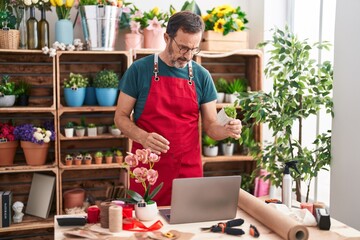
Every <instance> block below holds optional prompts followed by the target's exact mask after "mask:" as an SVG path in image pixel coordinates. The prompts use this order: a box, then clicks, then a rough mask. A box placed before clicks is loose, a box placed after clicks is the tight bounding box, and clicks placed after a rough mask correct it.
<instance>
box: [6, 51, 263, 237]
mask: <svg viewBox="0 0 360 240" xmlns="http://www.w3.org/2000/svg"><path fill="white" fill-rule="evenodd" d="M153 53H154V51H152V50H146V49H142V50H136V51H133V52H127V51H111V52H103V51H79V52H77V51H74V52H68V51H58V53H57V56H56V57H55V58H50V57H49V56H48V55H44V54H42V52H41V51H38V50H34V51H32V50H13V51H9V50H0V73H1V75H2V74H9V75H10V77H11V80H14V81H19V80H21V79H23V80H26V81H28V82H30V83H31V85H32V89H31V96H30V104H29V106H27V107H18V106H14V107H9V108H0V121H2V122H4V121H8V120H10V119H12V120H14V121H15V122H16V123H17V124H21V123H25V122H31V123H38V122H40V121H43V120H50V121H53V122H54V125H55V130H56V141H55V142H52V143H51V147H50V150H49V154H48V158H47V161H46V164H45V165H43V166H29V165H27V164H26V162H25V158H24V154H23V152H22V150H21V148H20V147H18V149H17V153H16V156H15V162H14V165H12V166H5V167H0V191H1V190H11V191H13V194H14V195H13V202H14V201H22V202H24V203H26V202H27V198H28V194H29V189H30V185H31V180H32V176H33V173H44V174H48V175H52V176H55V177H56V183H57V184H56V191H55V196H54V200H53V204H52V207H51V211H50V216H49V218H48V219H41V218H38V217H32V216H29V215H25V218H24V221H23V222H22V223H21V224H12V225H11V226H10V227H9V228H0V238H1V237H3V236H7V237H8V238H11V236H18V235H21V234H24V235H27V236H30V237H31V236H37V235H39V234H45V235H48V236H51V235H52V234H53V233H52V228H53V216H54V215H55V214H62V213H64V209H63V193H64V191H66V190H68V189H73V188H78V187H79V188H84V189H85V190H86V192H87V194H88V197H91V198H93V199H96V200H104V199H106V198H107V197H109V196H114V195H117V194H123V192H124V190H125V189H126V188H127V187H128V180H129V179H128V175H127V171H126V169H124V168H122V167H121V166H120V165H119V164H117V163H115V162H113V163H111V164H105V162H103V164H101V165H100V164H94V162H93V164H92V165H84V164H82V165H80V166H74V165H72V166H66V165H65V163H64V158H65V155H66V154H68V153H69V154H76V153H84V152H89V153H91V154H94V152H95V151H98V150H101V151H106V150H108V149H112V148H117V149H121V151H122V152H123V154H125V153H126V152H127V151H129V150H130V148H131V141H130V140H129V139H128V138H127V137H125V136H124V135H120V136H113V135H111V134H110V133H105V134H101V135H98V136H95V137H88V136H84V137H76V136H74V137H72V138H67V137H65V134H64V126H65V124H66V123H67V122H68V121H73V122H77V123H80V122H81V119H84V121H85V123H87V124H88V123H95V124H98V123H102V124H106V125H112V124H113V118H114V112H115V106H112V107H100V106H82V107H68V106H66V103H65V101H64V91H63V83H64V79H65V78H68V77H69V74H70V73H71V72H72V73H81V74H84V75H86V76H88V77H94V76H95V74H96V73H97V72H98V71H100V70H103V69H111V70H114V71H115V72H116V73H117V74H118V75H119V77H121V76H122V75H123V73H124V72H125V71H126V69H127V68H128V67H129V66H130V64H131V63H132V62H133V61H136V60H137V59H139V58H141V57H144V56H147V55H150V54H153ZM194 60H195V61H197V62H199V63H201V64H202V65H203V66H204V67H205V68H207V69H208V70H209V71H210V73H211V75H212V77H213V79H214V80H216V79H217V78H219V77H224V78H225V79H227V80H228V81H231V80H232V79H234V78H237V77H244V78H246V79H248V81H249V84H250V87H251V90H253V91H256V90H260V89H261V88H262V85H261V84H262V54H261V52H260V51H258V50H241V51H236V52H232V53H226V54H221V53H216V52H201V53H200V54H198V55H197V56H196V57H194ZM226 105H228V104H226V103H225V104H218V105H217V108H218V109H219V110H220V109H221V108H222V107H224V106H226ZM238 110H239V116H240V118H241V109H238ZM200 124H201V123H200ZM200 131H201V128H200ZM255 138H256V140H257V141H261V139H262V136H261V129H260V127H259V128H257V129H255ZM0 159H1V156H0ZM202 160H203V163H204V173H205V176H211V175H229V174H237V173H243V172H251V171H252V170H253V169H254V166H255V163H254V161H253V159H252V158H251V157H250V156H248V155H246V154H243V153H242V152H241V150H239V149H238V150H237V151H236V153H235V155H234V156H230V157H229V156H222V155H219V156H217V157H205V156H203V157H202ZM39 231H40V233H39ZM50 238H51V237H50Z"/></svg>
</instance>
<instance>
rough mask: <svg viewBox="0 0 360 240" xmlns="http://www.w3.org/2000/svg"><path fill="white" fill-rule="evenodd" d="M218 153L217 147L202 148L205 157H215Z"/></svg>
mask: <svg viewBox="0 0 360 240" xmlns="http://www.w3.org/2000/svg"><path fill="white" fill-rule="evenodd" d="M218 152H219V148H218V146H212V147H208V146H204V151H203V154H204V155H205V156H207V157H216V156H217V155H218Z"/></svg>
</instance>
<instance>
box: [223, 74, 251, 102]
mask: <svg viewBox="0 0 360 240" xmlns="http://www.w3.org/2000/svg"><path fill="white" fill-rule="evenodd" d="M246 91H247V82H246V79H241V78H236V79H234V80H233V81H232V82H230V83H229V84H228V85H227V88H226V95H225V101H226V102H229V103H234V102H235V101H236V99H237V97H238V96H239V93H241V92H246Z"/></svg>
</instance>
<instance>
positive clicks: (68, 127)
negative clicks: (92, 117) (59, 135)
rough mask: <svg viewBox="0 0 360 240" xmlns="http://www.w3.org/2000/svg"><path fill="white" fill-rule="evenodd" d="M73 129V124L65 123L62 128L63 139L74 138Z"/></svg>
mask: <svg viewBox="0 0 360 240" xmlns="http://www.w3.org/2000/svg"><path fill="white" fill-rule="evenodd" d="M74 127H75V124H74V123H73V122H67V123H66V124H65V126H64V131H65V137H67V138H72V137H73V136H74Z"/></svg>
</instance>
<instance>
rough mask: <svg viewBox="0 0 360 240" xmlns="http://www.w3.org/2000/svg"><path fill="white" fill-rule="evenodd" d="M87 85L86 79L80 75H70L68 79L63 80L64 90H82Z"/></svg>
mask: <svg viewBox="0 0 360 240" xmlns="http://www.w3.org/2000/svg"><path fill="white" fill-rule="evenodd" d="M88 85H89V81H88V78H86V77H84V76H83V75H81V74H74V73H70V76H69V79H64V88H74V89H77V88H84V87H87V86H88Z"/></svg>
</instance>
